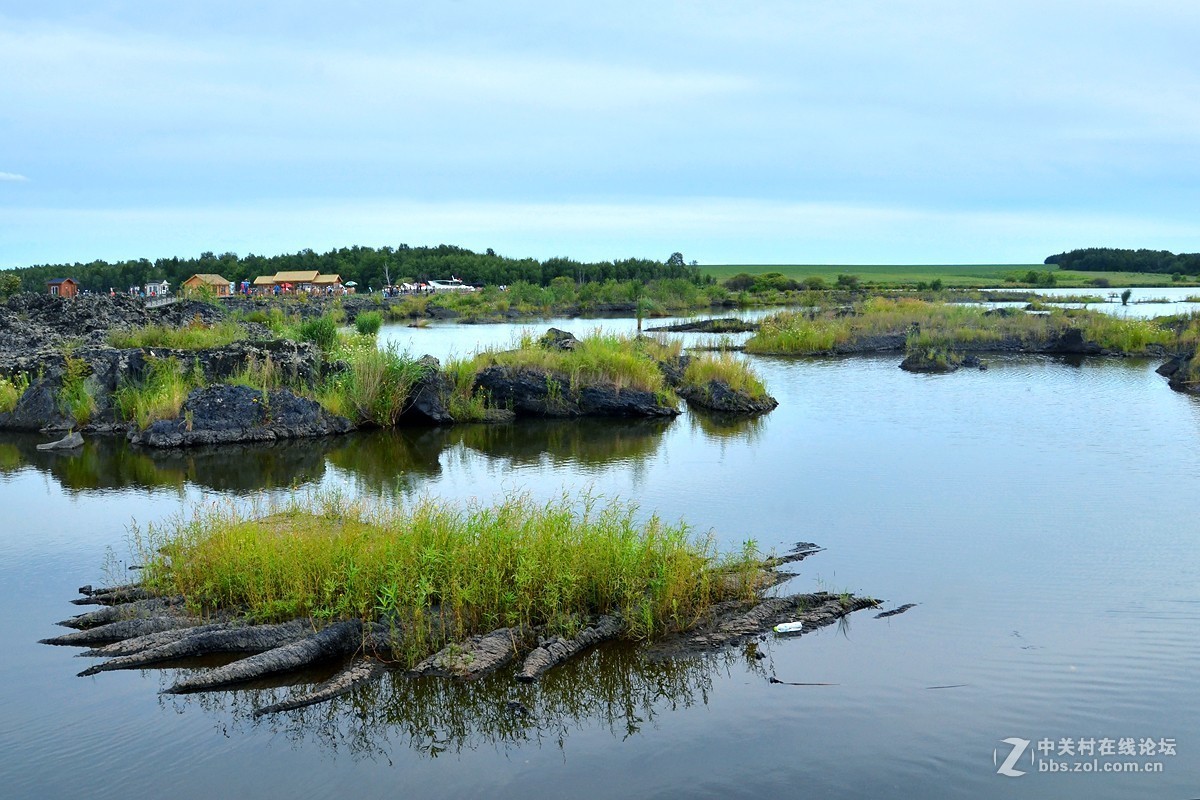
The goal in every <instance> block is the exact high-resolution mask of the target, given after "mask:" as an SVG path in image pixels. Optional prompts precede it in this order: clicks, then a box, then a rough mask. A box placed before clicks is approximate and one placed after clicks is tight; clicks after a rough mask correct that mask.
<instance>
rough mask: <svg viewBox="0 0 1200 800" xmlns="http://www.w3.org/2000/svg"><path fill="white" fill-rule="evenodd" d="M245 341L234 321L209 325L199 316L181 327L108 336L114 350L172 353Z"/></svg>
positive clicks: (118, 331) (155, 327)
mask: <svg viewBox="0 0 1200 800" xmlns="http://www.w3.org/2000/svg"><path fill="white" fill-rule="evenodd" d="M244 338H246V332H245V330H243V328H242V326H241V325H239V324H238V323H237V322H234V321H233V320H223V321H221V322H214V323H212V324H211V325H209V324H206V323H204V322H202V321H200V319H199V318H198V317H197V318H196V319H194V320H192V321H191V322H189V323H188V324H187V325H185V326H183V327H182V328H175V327H171V326H167V325H147V326H145V327H142V328H133V329H130V330H121V329H115V330H112V331H109V333H108V343H109V344H110V345H112V346H113V347H119V348H134V347H165V348H169V349H172V350H205V349H208V348H210V347H224V346H226V345H228V344H232V343H233V342H236V341H238V340H240V339H244Z"/></svg>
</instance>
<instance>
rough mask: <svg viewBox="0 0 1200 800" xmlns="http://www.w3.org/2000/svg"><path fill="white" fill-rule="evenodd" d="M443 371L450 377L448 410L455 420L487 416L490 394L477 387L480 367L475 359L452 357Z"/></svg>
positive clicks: (466, 420)
mask: <svg viewBox="0 0 1200 800" xmlns="http://www.w3.org/2000/svg"><path fill="white" fill-rule="evenodd" d="M442 372H443V373H444V374H445V375H446V377H448V378H449V379H450V397H449V399H448V401H447V403H446V410H447V411H449V412H450V416H452V417H454V421H455V422H480V421H482V420H484V419H485V418H486V417H487V409H488V396H487V392H486V391H485V390H483V389H478V388H476V387H475V376H476V375H478V374H479V367H478V366H477V365H476V363H475V361H474V359H459V358H452V359H450V360H448V361H447V362H446V365H445V366H444V367H443V368H442Z"/></svg>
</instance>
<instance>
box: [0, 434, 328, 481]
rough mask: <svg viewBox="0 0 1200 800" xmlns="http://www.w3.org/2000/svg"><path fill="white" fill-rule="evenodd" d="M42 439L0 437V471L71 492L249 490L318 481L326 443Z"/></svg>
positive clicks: (15, 436) (110, 438)
mask: <svg viewBox="0 0 1200 800" xmlns="http://www.w3.org/2000/svg"><path fill="white" fill-rule="evenodd" d="M43 441H46V437H44V436H38V435H28V434H7V435H5V436H4V437H3V439H0V475H8V474H11V473H15V472H16V471H18V470H20V469H21V468H22V467H26V466H29V467H33V468H34V469H36V470H38V471H40V472H43V473H46V474H48V475H50V476H51V477H53V478H54V479H55V480H57V481H58V482H59V484H61V485H62V487H63V488H64V489H66V490H67V491H68V492H70V493H72V494H75V493H81V492H89V491H104V490H115V489H128V488H136V489H162V488H171V489H177V490H179V491H181V492H182V490H183V488H184V486H185V485H187V484H192V485H195V486H201V487H204V488H207V489H212V490H215V491H222V492H248V491H253V490H257V489H271V488H277V487H286V486H293V485H298V484H304V483H310V482H312V481H316V480H319V479H320V478H321V476H322V475H323V474H324V472H325V458H324V450H325V448H327V447H328V444H327V440H312V441H305V442H300V441H290V442H277V443H271V444H245V445H221V446H219V447H199V448H188V449H183V450H149V449H142V448H135V447H132V446H131V445H129V443H128V442H126V441H125V440H124V439H120V438H115V437H96V438H90V439H88V440H86V441H84V444H83V446H82V447H81V448H79V449H78V450H72V451H54V450H38V449H37V445H38V444H39V443H41V442H43ZM322 445H324V447H323V446H322Z"/></svg>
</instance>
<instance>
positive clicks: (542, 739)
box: [164, 645, 767, 758]
mask: <svg viewBox="0 0 1200 800" xmlns="http://www.w3.org/2000/svg"><path fill="white" fill-rule="evenodd" d="M734 669H738V670H743V669H748V670H750V671H752V672H754V673H757V674H758V675H759V676H761V677H762V678H763V680H766V679H767V676H766V673H765V671H764V669H763V667H762V662H760V661H759V660H757V659H756V658H754V657H752V656H751V655H749V654H748V653H747V652H746V651H739V650H725V651H718V652H716V653H708V654H705V655H703V656H696V657H692V658H678V659H661V660H660V659H650V658H647V657H646V656H645V654H644V653H643V651H641V650H640V649H639V648H637V647H636V646H630V645H613V646H607V647H600V648H597V649H595V650H593V651H592V652H591V653H589V654H587V655H585V656H583V657H582V658H579V659H577V660H576V661H574V662H572V663H569V664H566V665H564V666H562V667H560V668H558V669H556V670H552V671H551V672H550V673H548V674H547V675H546V676H545V677H544V678H543V680H542V681H541V682H540V683H538V684H521V683H517V682H515V681H514V680H513V679H512V677H511V675H509V674H508V673H507V672H501V673H497V674H494V675H492V676H489V677H487V678H484V679H482V680H478V681H469V682H463V681H455V680H448V679H442V678H420V679H412V678H408V677H405V676H404V675H403V674H402V673H395V674H393V675H389V676H387V677H385V678H384V679H383V680H381V681H378V682H376V683H374V684H371V685H368V686H365V687H362V688H360V689H359V690H357V691H356V692H354V693H353V694H351V695H349V696H347V697H342V698H338V699H336V700H334V701H332V702H330V703H326V704H324V705H318V706H310V707H308V708H304V709H299V710H296V711H290V712H285V713H283V714H278V715H275V716H272V717H264V718H261V719H259V720H256V721H255V720H254V719H253V717H252V715H253V712H254V709H256V708H261V707H263V706H266V705H270V704H272V703H275V702H279V701H281V700H283V699H286V698H287V697H288V696H289V694H290V693H291V692H293V691H300V690H301V689H303V688H306V687H297V688H295V689H286V688H285V689H271V688H255V689H242V690H239V691H234V692H225V693H214V694H205V695H177V696H173V697H172V699H170V700H164V702H171V703H174V704H175V707H176V710H177V711H180V712H184V711H186V710H187V709H188V708H189V707H199V708H202V709H204V710H205V711H206V712H208V713H211V714H213V715H215V716H217V718H218V719H220V720H221V721H222V724H226V725H229V726H230V727H232V728H234V729H238V728H241V727H242V726H246V727H254V726H264V727H266V728H268V729H269V730H270V731H271V732H272V733H276V734H282V735H284V736H286V737H288V738H289V739H291V740H292V741H293V742H296V743H303V742H307V741H314V742H316V743H319V744H320V745H322V746H324V747H326V748H328V749H330V750H334V751H337V750H344V751H347V752H349V753H351V754H352V755H353V756H354V757H356V758H360V757H364V756H365V757H370V758H374V757H382V758H386V757H388V754H389V753H390V752H392V751H394V750H395V749H397V748H401V747H406V748H408V749H410V750H412V751H413V752H415V753H418V754H420V755H422V756H426V757H429V758H437V757H438V756H440V755H443V754H458V753H461V752H463V751H468V750H476V749H478V748H480V747H481V746H485V745H491V746H500V747H512V746H517V745H522V744H525V743H535V744H537V745H543V744H553V745H555V746H557V747H560V748H562V747H565V745H566V742H567V740H568V738H569V737H570V735H571V733H572V731H576V730H583V729H585V728H594V727H599V728H600V729H602V730H605V731H607V732H608V733H610V734H611V735H612V736H614V737H616V738H619V739H628V738H630V737H632V736H636V735H638V734H639V733H640V731H641V730H642V729H643V727H645V726H648V725H653V724H654V721H655V719H656V717H658V715H660V714H663V713H669V712H672V711H675V710H677V709H680V708H688V707H691V706H694V705H697V704H702V705H707V704H708V702H709V697H710V694H711V692H712V690H713V685H714V679H716V678H718V677H719V676H721V675H723V674H728V673H729V672H731V671H732V670H734ZM169 677H171V676H167V675H164V679H167V678H169Z"/></svg>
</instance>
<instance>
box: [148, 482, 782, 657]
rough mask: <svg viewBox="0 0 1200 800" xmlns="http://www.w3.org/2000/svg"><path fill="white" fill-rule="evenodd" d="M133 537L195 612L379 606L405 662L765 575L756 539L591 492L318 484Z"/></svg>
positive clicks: (656, 610)
mask: <svg viewBox="0 0 1200 800" xmlns="http://www.w3.org/2000/svg"><path fill="white" fill-rule="evenodd" d="M134 539H135V542H136V543H137V545H138V548H139V550H140V556H141V558H142V559H143V560H144V563H145V565H146V567H145V570H144V573H143V574H144V580H145V581H146V582H147V583H148V585H149V586H150V587H152V588H153V589H154V590H155V591H157V592H161V593H163V594H168V595H174V594H180V595H183V596H184V597H185V598H186V599H187V602H188V604H189V605H190V606H191V607H192V608H193V609H195V610H197V611H201V612H213V611H216V610H219V609H231V608H245V609H246V610H247V611H248V613H250V614H251V615H253V616H256V617H258V618H261V619H263V620H284V619H289V618H294V617H299V616H309V615H311V616H313V617H316V618H318V619H327V620H332V619H345V618H359V619H362V620H364V621H371V620H380V619H382V620H385V621H387V622H389V623H390V624H391V625H392V626H393V630H394V634H393V635H394V636H395V637H396V638H397V640H398V642H399V645H400V646H399V647H398V648H397V650H398V651H400V652H402V653H404V654H405V657H406V658H407V660H408V661H409V663H410V664H411V663H415V662H416V661H418V660H419V659H420V658H422V657H424V656H425V655H428V654H429V653H432V652H434V651H436V650H437V649H439V648H441V647H443V646H444V645H445V644H446V643H448V642H453V641H456V640H461V639H463V638H465V637H467V636H471V635H474V634H480V633H486V632H488V631H491V630H494V629H496V628H500V627H505V626H514V625H531V626H547V627H548V628H549V629H550V630H552V631H557V632H561V633H572V632H574V631H576V630H577V629H578V628H579V627H580V626H581V625H582V624H583V623H584V622H585V621H586V620H587V619H589V618H590V617H593V616H594V615H597V614H604V613H611V612H617V613H620V614H621V615H622V616H623V617H624V618H625V619H626V621H627V622H628V625H629V636H630V637H632V638H649V637H653V636H657V635H660V634H663V633H666V632H669V631H675V630H682V629H686V628H688V627H690V626H692V625H694V624H695V623H696V622H697V620H698V619H699V617H700V616H701V615H702V614H703V613H704V612H705V611H706V610H707V609H709V608H710V607H711V606H712V605H713V604H714V603H717V602H720V601H722V600H727V599H749V598H752V597H754V596H755V593H756V592H757V591H758V589H757V588H756V587H757V586H758V585H759V584H758V582H757V578H758V577H759V576H761V572H760V571H758V562H757V560H756V556H757V553H756V552H755V550H754V546H753V544H752V543H748V544H747V545H746V546H745V548H744V551H743V552H742V553H738V554H734V555H722V554H720V553H718V552H717V551H716V548H715V546H714V543H713V540H712V538H711V537H697V536H695V535H693V533H692V531H691V530H690V529H689V528H688V526H687V525H686V524H683V523H677V524H669V523H665V522H663V521H662V520H661V519H660V518H658V517H657V516H651V517H650V518H649V519H646V520H644V521H642V520H639V519H638V514H637V508H636V506H633V505H629V504H623V503H605V504H601V503H600V502H598V500H597V499H596V498H594V497H591V496H584V497H583V498H580V499H579V500H578V502H576V501H573V500H572V499H571V498H569V497H567V496H565V495H564V496H562V497H560V498H558V499H555V500H551V501H549V502H546V503H540V502H537V501H535V500H534V499H533V498H532V497H530V496H529V495H520V496H517V497H513V498H509V499H506V500H503V501H501V502H498V503H495V504H491V505H488V504H483V503H479V502H474V501H473V502H467V503H451V502H446V501H441V500H434V499H432V498H425V499H420V500H417V501H414V502H412V503H411V504H409V505H401V506H383V505H377V504H372V503H370V502H368V501H355V502H349V501H347V500H345V499H344V498H343V497H341V496H339V495H336V494H327V495H323V496H317V497H311V498H308V499H306V500H299V501H292V502H291V503H289V504H288V505H285V506H281V507H274V508H271V509H268V510H267V511H266V512H265V513H260V514H251V513H247V512H243V511H241V510H238V509H235V508H232V507H229V508H223V509H218V508H213V507H208V508H206V509H204V510H201V511H199V512H198V513H197V515H196V516H195V517H193V518H191V519H178V520H176V521H174V522H173V523H168V524H167V525H165V526H152V527H150V528H147V529H146V530H145V531H138V530H136V529H135V536H134Z"/></svg>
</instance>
